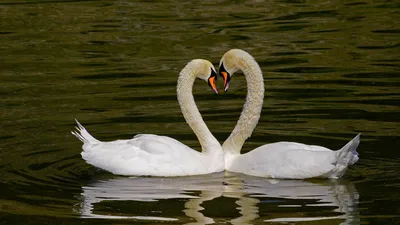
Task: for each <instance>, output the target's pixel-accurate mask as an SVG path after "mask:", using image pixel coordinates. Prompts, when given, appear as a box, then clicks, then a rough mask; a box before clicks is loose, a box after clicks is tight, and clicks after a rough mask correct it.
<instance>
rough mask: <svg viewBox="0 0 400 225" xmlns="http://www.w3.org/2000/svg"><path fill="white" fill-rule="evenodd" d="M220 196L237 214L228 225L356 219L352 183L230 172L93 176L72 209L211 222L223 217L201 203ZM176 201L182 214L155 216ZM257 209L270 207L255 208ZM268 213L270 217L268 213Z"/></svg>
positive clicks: (114, 215)
mask: <svg viewBox="0 0 400 225" xmlns="http://www.w3.org/2000/svg"><path fill="white" fill-rule="evenodd" d="M222 198H230V199H234V202H232V203H233V204H234V206H233V208H236V210H237V211H238V213H239V216H238V217H237V218H234V217H233V218H232V219H229V222H231V223H232V224H248V223H254V222H262V221H267V222H273V221H275V222H279V221H280V222H284V221H317V220H333V221H335V220H340V221H344V222H343V223H342V224H357V222H359V218H358V217H359V216H358V199H359V195H358V192H357V190H356V189H355V187H354V185H352V184H350V183H346V182H345V181H336V180H331V181H318V182H312V181H302V180H267V179H262V178H257V177H251V176H247V175H242V174H234V173H226V174H224V173H218V174H211V175H202V176H192V177H181V178H144V177H135V178H131V177H116V178H112V179H106V180H98V181H95V182H93V183H91V184H89V185H87V186H84V187H82V192H81V196H80V200H81V203H80V204H79V205H78V206H77V207H76V210H77V211H79V213H80V215H81V216H82V217H84V218H108V219H121V218H125V219H128V218H129V219H135V220H154V221H157V220H158V221H175V220H176V221H178V220H179V221H180V222H186V223H188V224H211V223H216V222H226V221H224V220H225V219H223V217H224V215H218V216H219V217H218V216H215V217H212V216H207V215H205V214H204V213H203V212H207V206H210V205H209V204H206V202H208V201H211V200H213V204H214V205H219V204H220V203H218V201H219V199H222ZM177 200H179V201H181V202H184V204H182V205H181V209H180V210H181V211H182V212H183V214H184V215H186V218H185V217H184V216H183V214H182V215H181V216H178V215H179V212H175V216H173V217H163V216H156V215H157V211H164V212H165V211H168V209H167V208H168V207H169V204H170V203H171V202H175V201H177ZM161 201H162V202H161ZM118 202H119V203H120V204H118ZM140 202H146V204H147V206H146V207H145V208H144V209H141V207H143V205H141V204H140ZM122 203H123V204H122ZM97 205H101V206H97ZM107 205H109V206H110V207H107ZM112 206H114V207H112ZM115 206H118V207H115ZM210 207H212V206H210ZM214 207H215V206H214ZM260 208H262V209H263V210H268V209H269V208H271V209H272V210H273V211H271V212H268V211H266V212H264V211H262V212H260ZM122 212H123V213H122ZM152 212H153V213H152ZM315 212H318V213H315ZM270 213H271V214H272V215H268V214H270ZM302 213H305V214H306V215H302ZM300 215H302V216H301V217H299V216H300ZM193 221H194V222H193Z"/></svg>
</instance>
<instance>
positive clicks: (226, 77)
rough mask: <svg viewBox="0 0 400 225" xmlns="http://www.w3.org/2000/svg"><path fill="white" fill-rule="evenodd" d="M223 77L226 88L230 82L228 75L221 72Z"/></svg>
mask: <svg viewBox="0 0 400 225" xmlns="http://www.w3.org/2000/svg"><path fill="white" fill-rule="evenodd" d="M221 75H222V77H223V79H224V87H226V82H227V80H228V73H227V72H221Z"/></svg>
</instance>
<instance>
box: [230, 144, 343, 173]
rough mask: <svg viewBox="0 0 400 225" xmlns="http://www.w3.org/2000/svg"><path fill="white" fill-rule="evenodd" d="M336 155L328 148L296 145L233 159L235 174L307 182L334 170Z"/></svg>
mask: <svg viewBox="0 0 400 225" xmlns="http://www.w3.org/2000/svg"><path fill="white" fill-rule="evenodd" d="M335 160H336V155H335V153H334V151H331V150H330V149H328V148H325V147H321V146H316V145H305V144H301V143H296V142H278V143H272V144H266V145H263V146H260V147H258V148H256V149H254V150H252V151H250V152H248V153H246V154H243V155H239V156H237V157H236V158H235V159H234V160H232V164H231V165H230V166H231V169H232V171H233V170H234V171H233V172H241V173H245V174H249V175H253V176H262V177H272V178H282V179H285V178H286V179H305V178H310V177H320V176H324V175H325V174H326V173H328V172H329V171H331V170H332V169H333V168H334V167H335Z"/></svg>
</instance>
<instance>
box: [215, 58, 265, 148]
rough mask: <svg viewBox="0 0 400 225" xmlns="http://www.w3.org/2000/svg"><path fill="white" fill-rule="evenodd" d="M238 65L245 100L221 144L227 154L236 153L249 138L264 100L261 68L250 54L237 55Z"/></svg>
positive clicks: (258, 117)
mask: <svg viewBox="0 0 400 225" xmlns="http://www.w3.org/2000/svg"><path fill="white" fill-rule="evenodd" d="M236 60H238V63H237V64H238V67H239V69H240V70H242V71H243V73H244V75H245V78H246V82H247V96H246V102H245V103H244V105H243V110H242V112H241V114H240V117H239V120H238V122H237V124H236V126H235V128H234V129H233V131H232V133H231V134H230V136H229V137H228V139H227V140H226V141H225V142H224V144H223V145H222V148H223V149H224V151H225V152H226V153H227V154H231V155H238V154H240V150H241V149H242V147H243V144H244V142H245V141H246V139H247V138H249V137H250V136H251V134H252V132H253V130H254V128H255V127H256V125H257V123H258V120H259V119H260V114H261V109H262V105H263V100H264V91H265V90H264V79H263V74H262V72H261V68H260V66H259V65H258V63H257V62H256V61H255V60H254V58H253V57H252V56H250V55H242V56H241V57H238V58H237V59H236Z"/></svg>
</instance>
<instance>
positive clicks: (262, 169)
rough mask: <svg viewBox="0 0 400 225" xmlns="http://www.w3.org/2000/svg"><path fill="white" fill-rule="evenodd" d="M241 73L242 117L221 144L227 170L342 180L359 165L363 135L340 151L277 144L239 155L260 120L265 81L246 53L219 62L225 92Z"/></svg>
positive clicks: (232, 54) (230, 54)
mask: <svg viewBox="0 0 400 225" xmlns="http://www.w3.org/2000/svg"><path fill="white" fill-rule="evenodd" d="M238 70H242V71H243V73H244V75H245V77H246V82H247V85H248V91H247V97H246V103H245V104H244V107H243V111H242V113H241V115H240V118H239V120H238V122H237V124H236V126H235V128H234V130H233V131H232V133H231V134H230V136H229V137H228V139H227V140H226V141H225V142H224V143H223V145H222V148H223V151H224V152H225V169H226V170H228V171H231V172H237V173H244V174H248V175H253V176H260V177H268V178H279V179H307V178H313V177H321V178H340V177H341V176H343V175H344V173H345V172H346V169H347V167H348V166H349V165H353V164H354V163H356V162H357V160H358V153H357V151H356V149H357V147H358V144H359V143H360V134H358V135H357V136H356V137H355V138H354V139H353V140H351V141H350V142H348V143H347V144H346V145H345V146H344V147H343V148H341V149H340V150H337V151H332V150H330V149H328V148H325V147H322V146H316V145H306V144H301V143H296V142H277V143H272V144H266V145H263V146H260V147H258V148H256V149H254V150H252V151H250V152H248V153H246V154H240V150H241V148H242V146H243V144H244V142H245V141H246V139H247V138H248V137H250V136H251V134H252V132H253V130H254V128H255V126H256V125H257V123H258V120H259V118H260V113H261V109H262V105H263V99H264V81H263V75H262V72H261V69H260V67H259V66H258V64H257V62H256V61H255V60H254V58H253V57H252V56H251V55H250V54H248V53H247V52H245V51H243V50H239V49H232V50H230V51H228V52H226V53H225V54H224V56H223V57H222V59H221V61H220V68H219V73H220V75H221V76H222V77H223V79H224V87H225V91H227V89H228V88H229V82H230V80H231V76H232V74H233V73H235V72H236V71H238Z"/></svg>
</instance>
